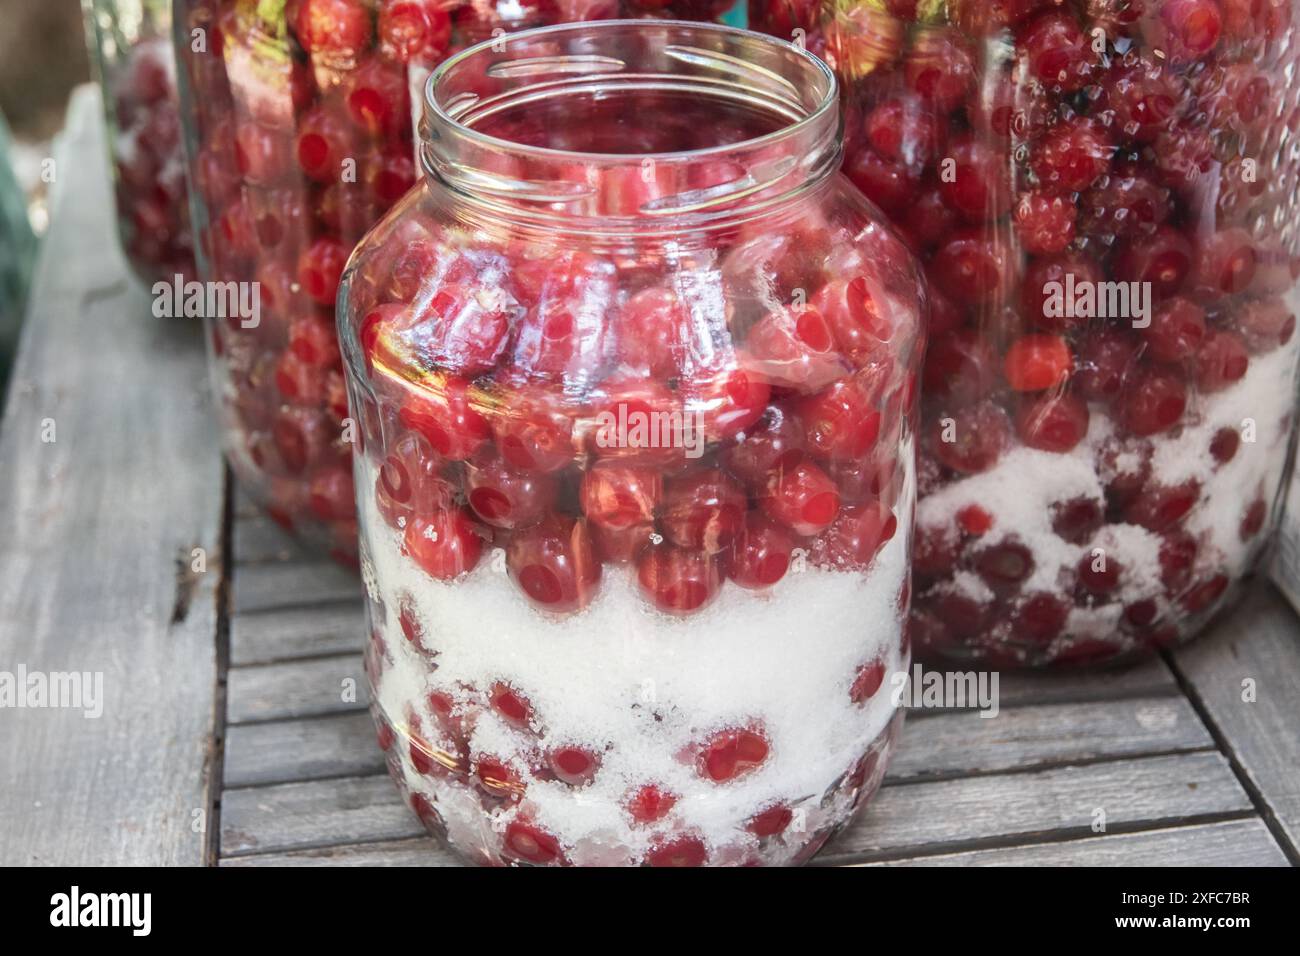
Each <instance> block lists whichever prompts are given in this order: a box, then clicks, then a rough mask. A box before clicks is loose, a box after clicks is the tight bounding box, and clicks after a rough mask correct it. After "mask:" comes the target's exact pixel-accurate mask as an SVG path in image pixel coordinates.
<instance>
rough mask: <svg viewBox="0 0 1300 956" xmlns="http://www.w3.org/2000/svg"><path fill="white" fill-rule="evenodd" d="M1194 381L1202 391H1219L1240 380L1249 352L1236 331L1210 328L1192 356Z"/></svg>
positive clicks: (1243, 373)
mask: <svg viewBox="0 0 1300 956" xmlns="http://www.w3.org/2000/svg"><path fill="white" fill-rule="evenodd" d="M1193 365H1194V368H1195V374H1196V385H1197V387H1198V388H1200V390H1201V391H1202V392H1218V391H1222V390H1223V389H1225V388H1227V387H1228V386H1229V385H1233V384H1235V383H1236V382H1239V381H1241V380H1242V378H1244V377H1245V375H1246V369H1247V368H1248V367H1249V366H1250V355H1249V353H1248V352H1247V351H1246V345H1245V343H1244V342H1243V341H1242V340H1241V336H1239V335H1237V334H1236V333H1235V332H1223V331H1220V332H1211V333H1210V334H1209V335H1207V336H1206V337H1205V340H1204V342H1203V343H1202V344H1201V348H1200V351H1199V352H1197V353H1196V357H1195V359H1194V360H1193Z"/></svg>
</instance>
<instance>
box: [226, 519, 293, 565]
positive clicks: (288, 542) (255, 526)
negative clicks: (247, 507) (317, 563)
mask: <svg viewBox="0 0 1300 956" xmlns="http://www.w3.org/2000/svg"><path fill="white" fill-rule="evenodd" d="M230 534H231V546H230V547H231V551H232V553H233V554H234V558H235V564H237V565H245V564H261V563H263V562H269V561H279V562H293V561H296V562H298V563H307V562H309V561H311V560H312V559H311V556H310V555H309V554H308V552H307V551H306V550H304V549H303V547H302V546H301V545H300V544H299V543H298V541H297V540H296V539H295V538H294V537H293V535H291V534H289V532H287V531H285V530H284V529H283V528H281V527H280V526H279V525H278V524H276V523H275V522H274V521H272V520H271V519H270V518H268V517H266V515H263V514H252V515H246V516H243V517H240V516H236V517H235V521H234V527H232V528H231V531H230ZM251 573H256V572H255V571H253V572H251Z"/></svg>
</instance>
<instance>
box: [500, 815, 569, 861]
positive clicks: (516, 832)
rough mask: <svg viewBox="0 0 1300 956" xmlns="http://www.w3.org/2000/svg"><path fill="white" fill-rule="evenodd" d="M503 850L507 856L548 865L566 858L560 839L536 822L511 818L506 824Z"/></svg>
mask: <svg viewBox="0 0 1300 956" xmlns="http://www.w3.org/2000/svg"><path fill="white" fill-rule="evenodd" d="M503 850H504V852H505V854H506V856H509V857H513V858H515V859H517V860H523V861H524V862H526V863H536V864H539V865H546V864H549V863H557V862H560V861H562V860H563V859H564V851H563V849H561V847H560V841H559V840H557V839H556V838H555V837H554V836H552V835H551V834H550V833H547V832H546V831H545V830H543V829H542V828H541V827H539V826H537V825H536V824H533V823H529V822H527V821H524V820H511V821H510V822H509V823H508V824H506V831H505V837H504V840H503Z"/></svg>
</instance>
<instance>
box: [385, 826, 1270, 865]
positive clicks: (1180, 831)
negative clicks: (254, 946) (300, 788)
mask: <svg viewBox="0 0 1300 956" xmlns="http://www.w3.org/2000/svg"><path fill="white" fill-rule="evenodd" d="M385 846H387V844H386V845H385ZM392 852H393V853H394V855H395V856H396V855H397V849H396V847H394V849H393V851H392ZM368 856H369V857H370V858H371V859H372V860H375V861H376V863H377V862H378V861H379V860H382V853H380V852H376V851H373V850H372V851H371V853H369V854H368ZM862 865H863V866H1286V865H1287V859H1286V856H1285V855H1283V853H1282V850H1281V849H1280V848H1279V847H1278V845H1277V841H1276V840H1274V839H1273V836H1272V834H1270V833H1269V832H1268V827H1266V826H1264V823H1263V821H1261V820H1258V819H1253V818H1252V819H1249V820H1227V821H1224V822H1221V823H1205V824H1199V825H1193V826H1186V827H1172V828H1170V829H1166V830H1144V831H1141V832H1138V833H1114V834H1110V835H1108V836H1104V837H1089V838H1087V839H1083V840H1066V841H1063V842H1060V843H1040V844H1036V845H1030V846H1011V847H1001V848H998V849H992V850H970V851H967V852H965V853H943V854H939V855H937V856H923V857H914V858H912V859H908V860H894V861H890V862H886V863H864V864H862Z"/></svg>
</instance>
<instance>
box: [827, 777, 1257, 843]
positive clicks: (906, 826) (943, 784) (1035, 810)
mask: <svg viewBox="0 0 1300 956" xmlns="http://www.w3.org/2000/svg"><path fill="white" fill-rule="evenodd" d="M1099 809H1100V810H1103V811H1104V812H1105V815H1106V820H1105V822H1106V826H1107V828H1108V829H1110V830H1116V829H1133V828H1137V827H1139V826H1155V825H1157V824H1162V823H1163V824H1167V823H1175V822H1182V821H1185V820H1189V819H1194V818H1197V817H1206V816H1221V815H1229V814H1237V813H1246V812H1248V811H1249V810H1250V800H1249V799H1248V798H1247V796H1246V794H1245V792H1244V791H1243V790H1242V789H1241V787H1240V785H1239V784H1238V783H1237V781H1236V778H1235V777H1233V775H1232V771H1231V769H1229V767H1228V764H1227V761H1225V760H1224V759H1223V757H1222V756H1221V755H1219V754H1217V753H1195V754H1185V755H1180V756H1171V757H1147V758H1142V759H1137V760H1116V761H1112V762H1108V763H1096V764H1088V765H1087V766H1082V767H1063V768H1058V769H1054V770H1043V771H1038V772H1032V773H1014V774H1003V775H994V776H986V777H971V778H966V779H959V780H945V781H939V782H934V783H916V784H904V785H898V786H886V787H883V788H882V789H881V791H880V792H879V793H878V794H876V797H875V799H874V800H873V801H872V802H871V804H870V805H869V806H868V807H867V810H866V812H865V813H864V814H863V815H862V816H860V817H859V818H858V819H857V820H856V821H854V823H853V824H852V825H851V826H850V828H849V829H848V830H847V831H845V832H844V833H843V834H841V835H840V836H839V837H837V838H836V839H835V841H834V842H833V844H832V845H831V846H829V847H827V848H826V849H825V850H823V851H822V854H821V857H820V858H822V859H826V860H833V861H834V860H838V861H844V862H848V861H851V860H857V859H864V858H865V859H870V858H878V857H882V856H899V857H902V856H910V855H912V853H911V852H910V851H914V850H921V849H925V850H926V851H927V852H937V851H942V850H947V849H952V850H957V849H961V848H962V844H970V843H975V842H978V841H989V840H995V839H1005V840H1010V839H1011V838H1016V837H1023V836H1030V835H1042V834H1048V833H1055V834H1057V835H1058V836H1064V835H1068V834H1077V835H1079V836H1087V835H1088V834H1089V833H1090V827H1091V826H1092V825H1093V820H1094V813H1095V812H1096V811H1097V810H1099Z"/></svg>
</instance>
